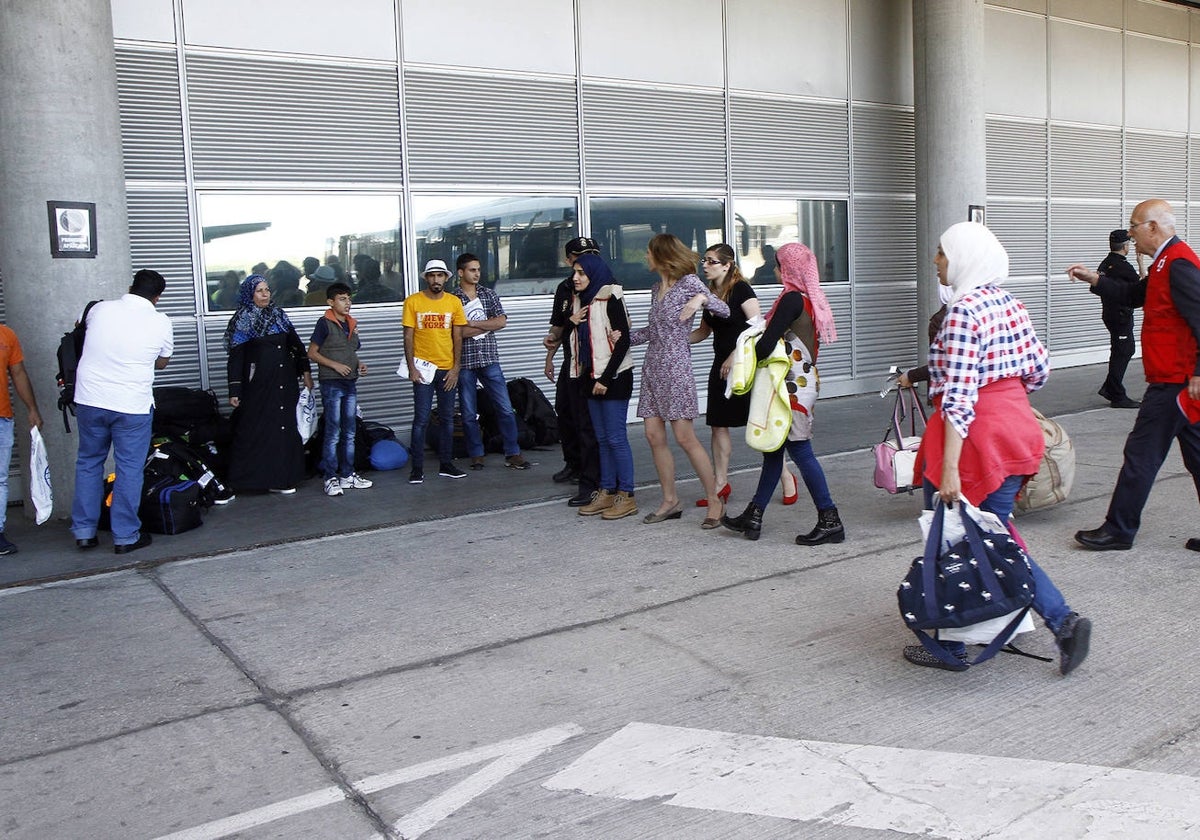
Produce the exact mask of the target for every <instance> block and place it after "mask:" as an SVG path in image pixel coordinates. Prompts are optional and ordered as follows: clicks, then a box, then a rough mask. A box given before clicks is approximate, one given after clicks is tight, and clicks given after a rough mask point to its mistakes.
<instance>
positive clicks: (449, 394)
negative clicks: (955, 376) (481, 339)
mask: <svg viewBox="0 0 1200 840" xmlns="http://www.w3.org/2000/svg"><path fill="white" fill-rule="evenodd" d="M447 373H449V371H445V370H439V371H438V372H437V373H435V374H434V375H433V384H432V385H425V384H424V383H421V382H414V383H413V424H412V440H411V444H412V445H411V446H410V447H409V448H410V449H411V450H412V453H411V454H412V460H411V461H410V463H411V464H412V468H413V469H414V470H419V469H424V467H425V427H426V426H427V425H428V424H429V415H430V414H432V413H433V395H434V394H437V401H438V429H439V430H440V431H441V434H440V435H439V436H438V460H439V461H440V462H441V463H443V464H449V463H450V462H451V461H453V460H454V389H453V388H451V389H450V390H449V391H447V390H446V374H447Z"/></svg>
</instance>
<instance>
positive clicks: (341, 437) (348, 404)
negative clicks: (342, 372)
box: [321, 379, 358, 478]
mask: <svg viewBox="0 0 1200 840" xmlns="http://www.w3.org/2000/svg"><path fill="white" fill-rule="evenodd" d="M321 410H322V411H323V412H324V413H325V440H324V443H323V445H322V446H321V465H322V467H323V468H324V470H325V477H326V478H333V477H334V476H340V477H341V478H349V477H350V475H351V474H352V473H353V472H354V432H355V430H356V428H357V425H358V417H357V413H358V383H357V382H355V381H354V380H353V379H326V380H323V381H322V382H321ZM339 444H340V445H339ZM339 456H340V457H339Z"/></svg>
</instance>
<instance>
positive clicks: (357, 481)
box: [340, 473, 375, 490]
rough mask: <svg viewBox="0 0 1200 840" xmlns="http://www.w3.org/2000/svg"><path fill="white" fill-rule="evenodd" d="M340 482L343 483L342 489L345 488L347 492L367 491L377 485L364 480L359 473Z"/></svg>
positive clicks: (351, 474) (352, 474) (366, 479)
mask: <svg viewBox="0 0 1200 840" xmlns="http://www.w3.org/2000/svg"><path fill="white" fill-rule="evenodd" d="M340 481H341V483H342V487H344V488H345V489H347V490H349V489H354V490H366V489H367V488H368V487H370V486H372V485H373V484H374V483H375V482H374V481H371V480H370V479H368V478H363V477H362V476H361V475H359V474H358V473H350V475H348V476H346V477H345V478H343V479H340Z"/></svg>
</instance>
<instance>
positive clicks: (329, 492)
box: [325, 475, 342, 496]
mask: <svg viewBox="0 0 1200 840" xmlns="http://www.w3.org/2000/svg"><path fill="white" fill-rule="evenodd" d="M325 495H326V496H340V495H342V482H341V481H340V480H339V479H338V477H337V476H336V475H335V476H334V477H333V478H327V479H325Z"/></svg>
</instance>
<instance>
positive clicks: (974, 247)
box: [939, 222, 1008, 303]
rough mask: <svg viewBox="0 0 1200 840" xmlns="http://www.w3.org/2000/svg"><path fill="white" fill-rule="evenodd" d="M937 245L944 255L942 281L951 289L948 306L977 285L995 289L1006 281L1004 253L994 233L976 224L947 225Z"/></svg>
mask: <svg viewBox="0 0 1200 840" xmlns="http://www.w3.org/2000/svg"><path fill="white" fill-rule="evenodd" d="M939 244H941V246H942V253H944V254H945V255H946V260H947V266H946V279H947V280H949V281H950V288H952V289H953V290H954V295H953V297H952V298H951V299H950V302H951V303H954V302H955V301H957V300H959V299H960V298H961V297H962V296H963V295H965V294H967V293H968V292H970V291H973V290H975V289H978V288H979V287H980V286H986V285H987V284H989V283H993V284H995V285H997V286H998V285H1000V284H1001V283H1003V282H1004V281H1005V280H1006V279H1007V278H1008V252H1007V251H1005V250H1004V246H1003V245H1001V244H1000V240H999V239H997V238H996V234H994V233H992V232H991V231H990V230H988V229H987V228H986V227H984V226H983V225H981V224H980V223H979V222H959V223H958V224H956V225H951V226H950V227H949V228H947V229H946V232H945V233H943V234H942V238H941V239H940V240H939Z"/></svg>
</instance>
